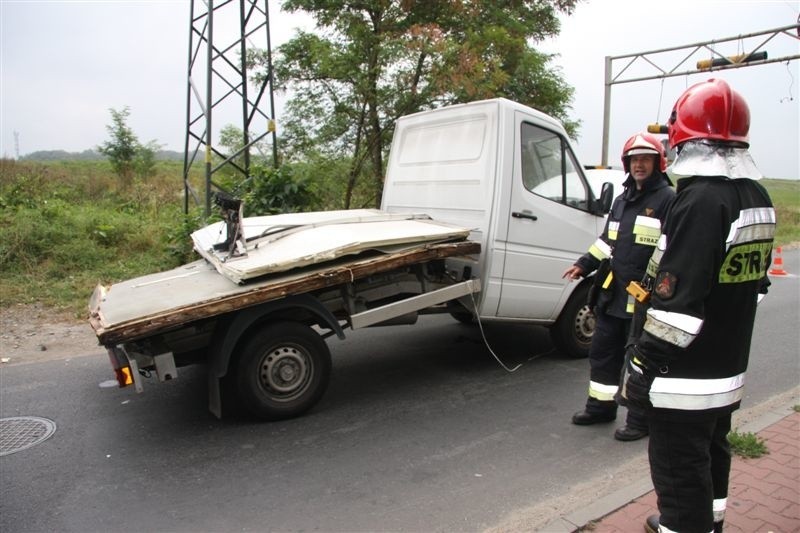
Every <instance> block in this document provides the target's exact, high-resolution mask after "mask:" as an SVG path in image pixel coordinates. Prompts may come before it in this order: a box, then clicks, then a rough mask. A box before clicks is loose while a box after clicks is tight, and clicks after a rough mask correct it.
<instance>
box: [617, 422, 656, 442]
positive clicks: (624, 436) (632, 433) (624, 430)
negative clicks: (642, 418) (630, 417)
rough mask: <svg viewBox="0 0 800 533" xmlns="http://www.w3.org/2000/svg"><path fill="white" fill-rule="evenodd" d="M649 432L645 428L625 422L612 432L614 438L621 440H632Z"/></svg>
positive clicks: (640, 437) (641, 437)
mask: <svg viewBox="0 0 800 533" xmlns="http://www.w3.org/2000/svg"><path fill="white" fill-rule="evenodd" d="M649 434H650V432H649V431H647V429H639V428H637V427H634V426H631V425H629V424H625V425H624V426H622V427H621V428H617V430H616V431H615V432H614V438H615V439H617V440H621V441H623V442H629V441H632V440H639V439H643V438H644V437H646V436H647V435H649Z"/></svg>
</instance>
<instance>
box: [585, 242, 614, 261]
mask: <svg viewBox="0 0 800 533" xmlns="http://www.w3.org/2000/svg"><path fill="white" fill-rule="evenodd" d="M589 254H590V255H591V256H592V257H594V258H595V259H597V260H598V261H602V260H603V259H608V258H609V257H611V246H609V245H608V243H607V242H606V241H604V240H603V239H597V240H596V241H594V243H592V245H591V246H590V247H589Z"/></svg>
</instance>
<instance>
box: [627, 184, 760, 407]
mask: <svg viewBox="0 0 800 533" xmlns="http://www.w3.org/2000/svg"><path fill="white" fill-rule="evenodd" d="M774 232H775V211H774V209H773V207H772V201H771V200H770V198H769V195H768V194H767V192H766V190H764V188H763V187H762V186H761V185H760V184H759V183H758V182H756V181H752V180H749V179H728V178H726V177H689V178H684V179H681V180H680V181H679V182H678V186H677V195H676V197H675V202H674V203H673V205H672V208H671V210H670V213H669V214H668V216H667V220H666V222H665V225H664V235H663V237H662V239H661V241H660V242H659V245H658V247H657V249H656V252H655V253H654V257H653V264H654V265H655V266H654V271H655V282H654V285H653V292H652V295H651V299H650V302H651V306H650V308H649V309H648V310H647V318H646V320H645V324H644V331H643V333H642V335H641V338H640V340H639V343H638V344H639V348H640V350H641V352H642V354H643V355H644V356H645V357H646V358H647V360H648V362H650V363H653V364H655V366H657V367H658V368H659V369H660V370H658V371H655V372H653V374H654V376H655V379H654V381H653V384H652V387H651V389H650V400H651V402H652V404H653V407H654V409H653V410H652V411H651V412H652V415H653V416H658V417H663V418H670V419H673V420H686V419H699V418H703V417H704V416H716V415H719V414H722V413H724V412H730V411H733V410H734V409H736V408H737V407H738V406H739V402H740V400H741V397H742V387H743V385H744V375H745V370H746V369H747V363H748V358H749V353H750V339H751V336H752V332H753V321H754V319H755V313H756V304H757V300H758V294H759V293H766V287H767V286H768V285H769V280H768V279H767V276H766V275H767V269H768V267H769V264H770V262H771V252H772V239H773V235H774Z"/></svg>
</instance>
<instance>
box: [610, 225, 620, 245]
mask: <svg viewBox="0 0 800 533" xmlns="http://www.w3.org/2000/svg"><path fill="white" fill-rule="evenodd" d="M618 236H619V222H609V223H608V240H610V241H616V240H617V237H618Z"/></svg>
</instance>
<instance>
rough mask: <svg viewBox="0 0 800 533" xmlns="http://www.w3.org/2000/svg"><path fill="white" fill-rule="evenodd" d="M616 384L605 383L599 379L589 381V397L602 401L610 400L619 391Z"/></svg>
mask: <svg viewBox="0 0 800 533" xmlns="http://www.w3.org/2000/svg"><path fill="white" fill-rule="evenodd" d="M618 388H619V387H617V386H616V385H604V384H602V383H598V382H597V381H589V397H590V398H594V399H595V400H600V401H601V402H610V401H612V400H613V399H614V395H615V394H616V393H617V389H618Z"/></svg>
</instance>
